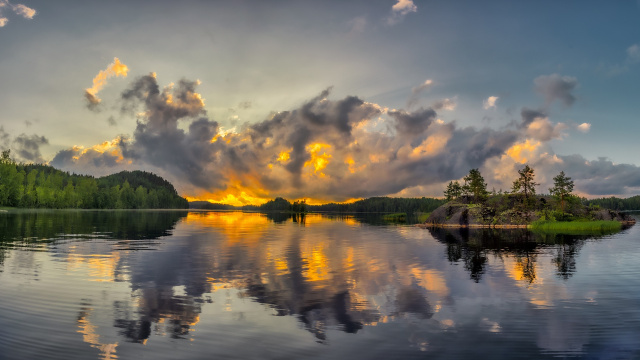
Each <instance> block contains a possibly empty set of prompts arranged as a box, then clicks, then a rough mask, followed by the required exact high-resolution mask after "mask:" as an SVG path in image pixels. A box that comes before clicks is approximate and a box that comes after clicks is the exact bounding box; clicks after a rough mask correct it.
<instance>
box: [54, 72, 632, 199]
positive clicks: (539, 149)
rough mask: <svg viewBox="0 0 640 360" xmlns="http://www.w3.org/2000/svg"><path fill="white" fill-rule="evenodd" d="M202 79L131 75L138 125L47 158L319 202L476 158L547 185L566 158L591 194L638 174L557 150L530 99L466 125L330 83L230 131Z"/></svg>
mask: <svg viewBox="0 0 640 360" xmlns="http://www.w3.org/2000/svg"><path fill="white" fill-rule="evenodd" d="M198 86H199V82H198V81H191V80H187V79H182V80H180V81H178V82H177V83H175V84H169V85H167V86H164V87H163V86H161V85H160V84H159V83H158V79H157V77H156V76H155V74H150V75H147V76H143V77H139V78H137V79H135V80H134V81H133V82H132V83H130V85H129V86H128V87H127V89H126V90H124V91H123V92H122V94H121V97H120V101H121V106H120V107H121V112H122V115H123V116H132V117H133V116H135V117H136V118H137V119H138V120H137V126H136V129H135V131H134V132H133V134H131V135H130V136H128V135H127V136H121V137H119V138H116V139H114V140H111V141H109V142H105V143H104V144H99V145H96V146H92V147H87V148H84V147H81V146H76V147H73V148H69V149H65V150H63V151H60V152H59V153H58V154H57V155H56V157H55V158H54V159H53V160H52V162H51V164H52V165H54V166H57V167H59V168H61V169H63V170H67V171H75V172H80V173H87V172H89V173H94V174H97V173H100V174H104V173H109V172H116V171H119V170H122V169H143V170H147V171H154V172H156V173H158V174H160V175H161V176H164V177H166V178H167V179H169V180H170V181H172V182H173V183H174V184H175V185H176V187H177V188H178V189H179V191H180V192H181V193H182V194H184V195H186V196H190V197H192V198H199V199H209V200H213V201H226V202H233V203H236V204H238V203H259V202H264V201H265V200H266V199H270V198H274V197H276V196H283V197H286V198H289V199H301V198H306V199H312V200H314V201H317V202H326V201H346V200H350V199H354V198H362V197H370V196H383V195H390V194H403V195H413V196H433V195H436V196H437V195H440V193H439V191H436V192H435V193H428V194H425V193H423V194H416V193H415V192H416V191H418V190H424V189H428V190H429V191H434V189H438V188H443V187H444V186H445V185H446V183H447V182H448V181H450V180H454V179H460V178H462V177H463V176H464V175H466V174H467V173H468V171H469V169H472V168H480V169H481V170H482V171H483V174H484V175H485V178H486V179H487V182H488V183H489V185H490V186H494V185H497V187H500V186H503V187H505V188H507V189H508V188H510V186H511V183H512V182H513V179H514V178H515V177H516V176H517V172H516V171H517V170H518V169H519V168H521V167H522V164H523V163H529V164H531V165H532V166H534V167H535V169H536V174H537V181H539V182H541V183H543V184H544V185H543V186H547V185H548V183H549V182H551V181H552V177H553V176H555V175H556V174H557V173H558V172H559V171H560V170H565V172H567V174H568V176H572V177H573V178H574V179H575V180H576V184H580V191H582V192H584V193H589V194H601V193H604V192H608V193H624V192H626V191H630V190H629V189H634V188H633V186H635V185H634V184H636V183H640V171H638V168H637V167H634V166H633V165H629V166H626V167H625V166H620V165H613V164H609V163H607V161H604V160H603V161H596V162H589V161H587V160H586V159H578V160H577V158H575V156H573V157H572V156H569V157H562V156H558V155H555V154H553V152H552V151H551V149H550V148H549V144H548V143H549V141H551V140H553V139H559V138H562V137H564V136H565V135H566V134H565V131H566V130H567V129H568V128H569V127H568V126H567V125H566V124H564V123H555V122H552V121H551V120H550V118H549V115H548V114H547V112H546V111H543V110H535V109H528V108H523V109H522V110H521V120H520V121H519V122H517V123H515V124H512V125H509V126H506V127H504V128H501V129H491V128H476V127H459V126H457V125H456V123H455V122H450V123H447V122H445V121H442V120H440V119H439V118H438V111H440V110H442V109H445V107H446V106H445V105H444V104H442V105H438V104H436V105H438V106H436V105H434V106H432V107H426V108H424V107H423V108H419V109H415V110H403V109H393V110H390V109H388V108H385V107H382V106H380V105H378V104H374V103H369V102H366V101H364V100H362V99H360V98H358V97H355V96H346V97H343V98H338V99H332V98H331V88H328V89H326V90H324V91H322V92H320V93H319V94H318V95H317V96H315V97H313V98H311V99H309V100H307V101H305V102H304V103H303V104H301V105H300V106H298V107H296V108H294V109H290V110H287V111H279V112H277V111H274V112H273V113H271V115H269V116H268V117H267V118H266V119H264V120H263V121H260V122H257V123H252V124H249V123H245V124H237V125H236V127H235V129H233V130H232V131H230V130H223V129H222V128H221V127H220V126H219V124H218V123H217V122H216V121H214V120H212V119H210V118H209V117H208V114H207V112H206V111H205V103H204V99H202V96H201V95H200V94H199V93H198V90H197V88H198ZM574 126H575V125H574ZM575 127H576V128H577V129H580V127H579V126H575ZM583 127H584V126H583ZM580 161H581V162H582V163H581V164H580ZM567 164H571V167H569V166H567ZM607 166H608V167H609V170H610V171H617V172H620V173H621V174H620V175H619V176H620V178H619V181H616V182H614V183H613V184H615V186H617V188H616V187H615V186H614V185H610V186H609V185H608V186H607V187H599V186H598V184H597V183H595V182H592V181H591V180H590V178H589V176H591V175H593V171H590V170H589V169H594V168H603V169H604V168H606V167H607ZM569 170H571V171H572V172H571V173H569ZM602 174H605V173H604V172H603V173H602ZM623 174H624V175H623ZM603 176H604V175H603ZM607 176H614V175H612V174H611V173H610V174H609V175H607ZM615 176H618V175H615ZM615 176H614V177H615ZM636 176H637V178H636ZM616 179H617V178H616ZM600 180H601V181H603V182H607V180H605V179H602V178H601V179H600ZM623 180H626V181H627V183H626V185H625V183H624V181H623ZM616 189H617V190H616ZM614 190H615V191H617V192H615V191H614ZM589 191H590V192H589Z"/></svg>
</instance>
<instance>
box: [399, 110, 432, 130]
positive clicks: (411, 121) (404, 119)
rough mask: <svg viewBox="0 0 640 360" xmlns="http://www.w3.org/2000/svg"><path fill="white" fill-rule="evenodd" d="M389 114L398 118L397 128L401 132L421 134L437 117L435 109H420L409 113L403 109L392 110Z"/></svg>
mask: <svg viewBox="0 0 640 360" xmlns="http://www.w3.org/2000/svg"><path fill="white" fill-rule="evenodd" d="M388 114H389V116H391V117H393V118H394V119H395V120H396V122H397V123H396V129H397V130H398V133H400V134H405V135H406V134H420V133H422V132H424V131H425V130H426V129H427V128H428V127H429V125H431V123H432V122H433V121H434V120H435V119H436V116H437V114H436V112H435V110H433V109H419V110H417V111H415V112H412V113H409V112H406V111H403V110H391V111H389V112H388Z"/></svg>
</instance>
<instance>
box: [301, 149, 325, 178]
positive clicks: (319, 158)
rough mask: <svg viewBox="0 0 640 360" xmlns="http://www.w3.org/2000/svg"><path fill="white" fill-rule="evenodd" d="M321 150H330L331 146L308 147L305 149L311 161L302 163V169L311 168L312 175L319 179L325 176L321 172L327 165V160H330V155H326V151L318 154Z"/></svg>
mask: <svg viewBox="0 0 640 360" xmlns="http://www.w3.org/2000/svg"><path fill="white" fill-rule="evenodd" d="M323 149H327V150H328V149H331V145H329V144H323V143H315V144H311V145H308V146H307V148H306V150H307V152H308V153H309V155H310V156H311V159H310V160H308V161H307V162H305V163H304V167H313V173H314V174H315V175H317V176H319V177H325V176H326V175H325V174H324V173H323V172H322V170H324V169H325V168H326V167H327V165H329V159H331V154H328V153H327V152H326V151H324V152H322V153H320V152H321V151H322V150H323Z"/></svg>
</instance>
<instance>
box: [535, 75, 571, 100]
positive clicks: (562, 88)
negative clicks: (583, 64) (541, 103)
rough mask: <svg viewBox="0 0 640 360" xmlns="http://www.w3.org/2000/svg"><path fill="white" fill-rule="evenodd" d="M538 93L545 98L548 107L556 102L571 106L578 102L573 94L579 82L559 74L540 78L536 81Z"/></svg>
mask: <svg viewBox="0 0 640 360" xmlns="http://www.w3.org/2000/svg"><path fill="white" fill-rule="evenodd" d="M533 82H534V84H535V88H536V91H538V92H539V93H540V94H541V95H542V96H544V98H545V100H546V102H547V105H549V104H551V103H552V102H553V101H555V100H559V101H561V102H562V103H563V104H564V105H565V106H571V105H573V103H574V102H575V101H576V97H575V96H574V95H573V94H572V92H573V90H575V88H576V87H577V86H578V80H577V79H576V78H574V77H570V76H561V75H558V74H551V75H542V76H538V77H537V78H536V79H535V80H534V81H533Z"/></svg>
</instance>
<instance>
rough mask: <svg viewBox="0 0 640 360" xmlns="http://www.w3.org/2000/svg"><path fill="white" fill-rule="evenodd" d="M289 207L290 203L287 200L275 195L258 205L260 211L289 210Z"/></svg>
mask: <svg viewBox="0 0 640 360" xmlns="http://www.w3.org/2000/svg"><path fill="white" fill-rule="evenodd" d="M290 209H291V203H290V202H289V200H287V199H284V198H281V197H277V198H275V199H273V200H269V201H267V202H266V203H264V204H262V205H260V210H262V211H289V210H290Z"/></svg>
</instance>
